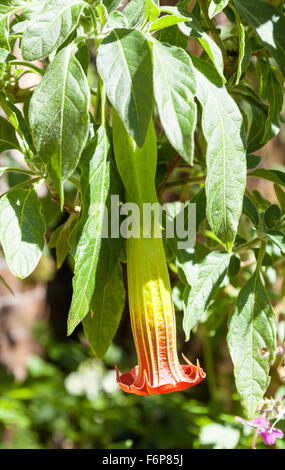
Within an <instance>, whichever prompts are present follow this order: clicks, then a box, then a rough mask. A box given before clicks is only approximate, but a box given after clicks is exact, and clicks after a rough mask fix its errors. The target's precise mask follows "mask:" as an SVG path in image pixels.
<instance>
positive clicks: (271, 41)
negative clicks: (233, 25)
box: [233, 0, 285, 76]
mask: <svg viewBox="0 0 285 470" xmlns="http://www.w3.org/2000/svg"><path fill="white" fill-rule="evenodd" d="M233 3H234V5H235V7H236V9H237V11H238V12H239V14H240V15H241V16H242V18H244V19H245V20H246V21H247V23H249V24H250V25H251V26H253V27H254V28H255V29H256V32H257V34H258V36H259V37H260V39H261V41H262V42H263V44H264V46H265V47H266V48H267V49H268V50H269V52H271V54H272V56H273V57H274V59H275V60H276V62H277V64H278V66H279V67H280V70H281V72H282V74H283V75H284V76H285V36H284V30H285V18H284V15H282V13H281V12H280V11H279V10H277V8H275V7H274V6H273V5H271V4H270V3H268V2H264V1H262V0H233Z"/></svg>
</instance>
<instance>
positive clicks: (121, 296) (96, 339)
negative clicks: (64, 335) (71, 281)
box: [83, 263, 126, 359]
mask: <svg viewBox="0 0 285 470" xmlns="http://www.w3.org/2000/svg"><path fill="white" fill-rule="evenodd" d="M125 295H126V294H125V288H124V283H123V273H122V268H121V266H120V264H119V263H118V264H117V266H116V268H115V269H114V271H113V274H112V276H111V277H110V279H109V281H108V282H107V283H106V284H105V286H104V287H103V289H101V290H100V291H97V289H96V288H95V291H94V295H93V299H92V303H91V308H90V312H89V313H88V315H87V316H86V317H85V318H84V320H83V328H84V333H85V335H86V336H87V339H88V342H89V344H90V347H91V349H92V351H93V352H94V354H95V356H96V357H99V358H100V359H101V358H103V357H104V356H105V354H106V352H107V351H108V348H109V346H110V344H111V342H112V340H113V338H114V336H115V333H116V331H117V328H118V326H119V323H120V319H121V315H122V312H123V309H124V305H125Z"/></svg>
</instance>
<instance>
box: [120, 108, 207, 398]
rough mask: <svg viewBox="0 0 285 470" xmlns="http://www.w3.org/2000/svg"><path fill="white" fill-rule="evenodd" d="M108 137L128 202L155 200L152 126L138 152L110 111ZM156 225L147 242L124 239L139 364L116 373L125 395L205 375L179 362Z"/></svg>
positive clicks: (174, 386)
mask: <svg viewBox="0 0 285 470" xmlns="http://www.w3.org/2000/svg"><path fill="white" fill-rule="evenodd" d="M113 135H114V148H115V156H116V161H117V166H118V169H119V172H120V174H121V177H122V180H123V183H124V186H125V189H126V199H127V201H129V202H135V203H136V204H137V205H138V206H139V208H140V209H142V205H143V203H146V202H147V203H153V202H156V201H157V198H156V192H155V185H154V181H155V169H156V137H155V131H154V128H153V123H152V122H151V123H150V126H149V130H148V134H147V137H146V141H145V144H144V146H143V148H139V147H138V146H136V144H135V143H134V141H133V140H132V139H131V137H130V136H129V135H128V134H127V132H126V130H125V128H124V126H123V124H122V122H121V120H120V119H119V117H118V116H117V114H116V112H115V111H114V112H113ZM141 212H142V211H141ZM156 224H159V221H158V220H156V219H152V224H151V225H152V227H151V229H152V230H151V236H149V238H145V237H144V236H143V233H142V231H141V232H140V234H141V236H139V237H137V238H135V237H130V238H128V239H127V241H126V250H127V272H128V292H129V309H130V317H131V326H132V332H133V336H134V340H135V346H136V351H137V356H138V365H137V366H136V367H134V368H133V369H132V371H131V372H127V373H124V374H122V375H120V374H119V372H118V370H117V382H118V384H119V386H120V387H121V388H122V389H123V390H124V391H125V392H128V393H135V394H137V395H151V394H159V393H170V392H174V391H178V390H184V389H186V388H189V387H192V386H193V385H196V384H198V383H199V382H200V381H201V380H202V379H203V378H204V377H205V373H204V372H203V370H202V369H201V367H200V365H199V362H198V361H197V365H196V366H195V365H193V364H191V362H190V361H188V360H187V359H186V358H185V357H184V360H185V362H186V365H180V364H179V361H178V356H177V350H176V326H175V313H174V307H173V302H172V298H171V286H170V280H169V274H168V269H167V263H166V257H165V252H164V247H163V241H162V238H161V237H160V238H155V237H154V236H153V234H154V233H157V232H155V228H157V225H156ZM145 229H146V228H145V227H144V234H145Z"/></svg>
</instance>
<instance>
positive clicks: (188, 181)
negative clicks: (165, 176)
mask: <svg viewBox="0 0 285 470" xmlns="http://www.w3.org/2000/svg"><path fill="white" fill-rule="evenodd" d="M203 181H205V176H197V177H196V178H183V179H180V180H173V181H169V182H168V183H166V184H165V189H166V188H167V189H169V188H176V187H178V186H185V185H188V184H196V183H202V182H203Z"/></svg>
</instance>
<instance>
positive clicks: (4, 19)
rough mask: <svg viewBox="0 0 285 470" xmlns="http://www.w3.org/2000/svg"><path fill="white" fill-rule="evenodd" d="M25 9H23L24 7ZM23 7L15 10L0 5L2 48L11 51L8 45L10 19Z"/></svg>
mask: <svg viewBox="0 0 285 470" xmlns="http://www.w3.org/2000/svg"><path fill="white" fill-rule="evenodd" d="M22 8H23V7H22ZM22 8H21V7H16V8H14V7H13V6H10V5H9V6H8V5H0V47H4V48H5V49H7V48H8V49H9V43H8V30H9V18H10V16H12V15H14V14H15V13H17V12H18V11H20V10H21V9H22Z"/></svg>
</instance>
